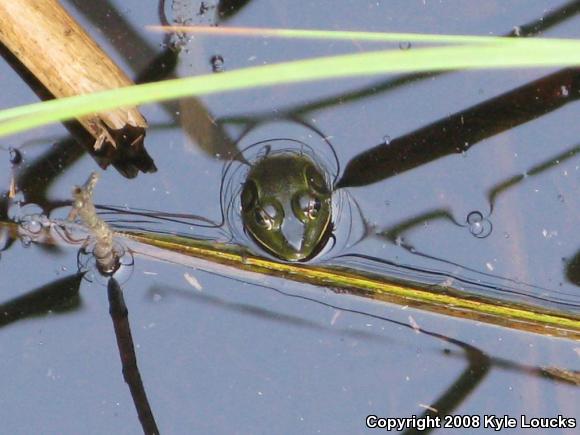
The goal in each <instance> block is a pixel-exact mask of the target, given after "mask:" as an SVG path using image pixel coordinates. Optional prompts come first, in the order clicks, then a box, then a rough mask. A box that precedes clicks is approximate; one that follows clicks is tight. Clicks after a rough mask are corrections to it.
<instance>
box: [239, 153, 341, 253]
mask: <svg viewBox="0 0 580 435" xmlns="http://www.w3.org/2000/svg"><path fill="white" fill-rule="evenodd" d="M241 206H242V221H243V224H244V228H245V230H246V232H247V233H248V234H249V235H250V237H251V238H252V239H253V240H254V241H255V242H256V243H257V244H258V245H259V246H261V247H262V248H264V249H265V250H266V251H267V252H269V253H270V254H272V255H274V256H275V257H277V258H280V259H282V260H286V261H306V260H309V259H311V258H312V257H313V256H315V255H316V254H317V253H318V252H320V250H321V249H322V248H323V247H324V246H325V245H326V242H327V241H328V238H329V237H330V235H331V233H332V220H331V210H332V199H331V192H330V189H329V187H328V184H327V182H326V179H325V177H324V175H323V174H322V172H321V170H320V169H319V168H318V166H317V165H316V164H315V163H314V162H313V161H312V160H311V159H310V157H308V156H306V155H302V154H293V153H281V154H273V155H269V156H266V157H264V158H262V159H261V160H259V161H258V162H257V163H256V164H255V165H254V166H253V167H252V168H251V169H250V171H249V174H248V176H247V178H246V181H245V182H244V185H243V188H242V193H241Z"/></svg>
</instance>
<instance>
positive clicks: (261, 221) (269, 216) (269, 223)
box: [254, 204, 283, 231]
mask: <svg viewBox="0 0 580 435" xmlns="http://www.w3.org/2000/svg"><path fill="white" fill-rule="evenodd" d="M282 217H283V216H282V212H281V211H280V210H279V209H278V207H276V206H275V205H274V204H265V205H263V206H262V207H258V208H256V210H255V212H254V219H255V220H256V223H257V224H258V225H259V226H261V227H262V228H264V229H266V230H268V231H270V230H274V229H278V228H280V222H281V221H282Z"/></svg>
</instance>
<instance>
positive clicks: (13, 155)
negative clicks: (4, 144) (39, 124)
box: [9, 147, 22, 165]
mask: <svg viewBox="0 0 580 435" xmlns="http://www.w3.org/2000/svg"><path fill="white" fill-rule="evenodd" d="M9 153H10V163H12V164H13V165H19V164H20V163H21V162H22V153H21V152H20V150H19V149H18V148H12V147H10V148H9Z"/></svg>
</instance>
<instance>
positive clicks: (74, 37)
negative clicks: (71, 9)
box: [0, 0, 147, 151]
mask: <svg viewBox="0 0 580 435" xmlns="http://www.w3.org/2000/svg"><path fill="white" fill-rule="evenodd" d="M0 42H2V44H4V45H5V46H6V47H7V48H8V49H9V50H10V51H11V52H12V53H13V54H14V55H15V56H16V57H17V58H18V60H19V61H20V62H22V63H23V64H24V66H26V68H27V69H28V70H29V71H30V72H31V73H32V74H33V75H34V76H35V77H36V78H37V79H38V80H39V81H40V82H41V83H42V84H43V85H44V86H45V87H46V88H47V89H48V90H49V91H50V93H51V94H52V95H54V96H55V97H56V98H61V97H69V96H73V95H79V94H87V93H92V92H97V91H102V90H106V89H112V88H119V87H124V86H129V85H131V84H133V82H132V81H131V79H129V77H127V76H126V75H125V73H124V72H123V71H121V69H120V68H119V67H118V66H117V65H116V64H115V63H114V62H113V61H112V60H111V59H110V58H109V57H108V56H107V54H106V53H105V52H104V51H103V50H102V49H101V48H100V47H99V46H98V44H97V43H96V42H95V41H94V40H93V39H92V38H91V37H90V36H89V35H88V34H87V33H86V32H85V31H84V30H83V29H82V28H81V27H80V25H79V24H78V23H77V22H76V21H75V20H74V19H73V18H72V17H71V16H70V15H69V14H68V13H67V11H66V10H65V9H63V8H62V6H61V5H60V4H59V2H58V0H19V1H14V0H0ZM78 121H79V122H80V123H81V125H82V126H83V127H84V128H85V129H86V130H87V131H88V132H89V133H90V134H91V135H92V136H93V137H94V138H95V150H97V151H98V150H99V149H100V148H101V147H102V146H103V144H105V143H109V144H110V145H112V146H113V147H116V146H117V145H119V143H118V142H119V139H120V138H123V137H124V133H122V132H123V131H124V130H126V129H132V130H135V129H138V130H140V131H141V134H139V133H137V134H135V132H134V131H133V133H132V134H131V135H130V136H131V138H132V139H131V141H132V142H133V143H131V144H130V145H133V146H140V145H142V141H143V137H144V135H145V129H146V128H147V121H146V120H145V118H144V117H143V116H142V115H141V113H140V112H139V111H138V110H137V109H136V108H135V107H129V108H122V109H116V110H111V111H107V112H103V113H99V114H94V115H90V116H86V117H83V118H79V119H78Z"/></svg>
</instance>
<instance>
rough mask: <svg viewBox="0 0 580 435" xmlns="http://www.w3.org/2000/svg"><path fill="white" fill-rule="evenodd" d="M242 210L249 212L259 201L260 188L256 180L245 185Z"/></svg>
mask: <svg viewBox="0 0 580 435" xmlns="http://www.w3.org/2000/svg"><path fill="white" fill-rule="evenodd" d="M241 201H242V209H243V210H245V211H247V210H250V209H252V208H253V207H254V206H255V205H256V202H257V201H258V188H257V187H256V182H255V181H254V180H251V179H250V180H248V181H246V182H245V183H244V188H243V190H242V197H241Z"/></svg>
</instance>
